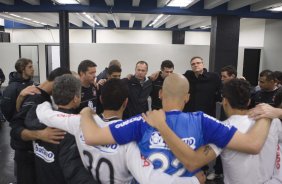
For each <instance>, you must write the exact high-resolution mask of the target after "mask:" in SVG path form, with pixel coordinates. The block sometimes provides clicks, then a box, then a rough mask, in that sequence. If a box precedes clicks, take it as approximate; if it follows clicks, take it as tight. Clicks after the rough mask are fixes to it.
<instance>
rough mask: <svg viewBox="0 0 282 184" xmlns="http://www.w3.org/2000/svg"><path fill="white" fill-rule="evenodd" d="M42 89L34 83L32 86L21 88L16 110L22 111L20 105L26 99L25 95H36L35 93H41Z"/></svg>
mask: <svg viewBox="0 0 282 184" xmlns="http://www.w3.org/2000/svg"><path fill="white" fill-rule="evenodd" d="M39 93H40V91H39V89H38V88H37V87H36V86H34V85H32V86H27V87H26V88H24V89H23V90H21V92H20V94H19V96H18V97H17V101H16V110H17V112H19V111H20V107H21V105H22V103H23V101H24V99H25V97H26V96H27V95H35V94H39Z"/></svg>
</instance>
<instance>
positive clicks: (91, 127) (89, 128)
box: [80, 107, 116, 145]
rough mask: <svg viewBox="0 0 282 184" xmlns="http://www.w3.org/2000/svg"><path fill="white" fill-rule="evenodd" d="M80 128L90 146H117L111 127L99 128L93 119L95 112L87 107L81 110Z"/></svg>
mask: <svg viewBox="0 0 282 184" xmlns="http://www.w3.org/2000/svg"><path fill="white" fill-rule="evenodd" d="M80 114H81V119H80V127H81V130H82V132H83V136H84V139H85V143H86V144H88V145H105V144H115V143H116V141H115V139H114V138H113V136H112V133H111V131H110V129H109V127H108V126H107V127H103V128H101V127H99V126H98V125H97V123H96V122H95V119H94V118H93V111H92V110H91V109H90V108H89V107H86V108H84V109H82V110H81V112H80Z"/></svg>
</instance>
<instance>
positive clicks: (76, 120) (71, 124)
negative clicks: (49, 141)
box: [36, 102, 80, 135]
mask: <svg viewBox="0 0 282 184" xmlns="http://www.w3.org/2000/svg"><path fill="white" fill-rule="evenodd" d="M36 114H37V117H38V119H39V121H40V122H41V123H43V124H45V125H46V126H48V127H53V128H58V129H61V130H64V131H66V132H69V133H70V134H72V135H74V134H75V132H77V131H78V130H79V128H80V127H79V126H80V115H76V114H66V113H62V112H59V111H54V110H53V109H52V106H51V104H50V103H49V102H44V103H42V104H40V105H38V106H37V108H36Z"/></svg>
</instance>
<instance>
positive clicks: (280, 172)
mask: <svg viewBox="0 0 282 184" xmlns="http://www.w3.org/2000/svg"><path fill="white" fill-rule="evenodd" d="M281 148H282V143H279V144H278V145H277V151H276V161H275V165H274V171H273V175H272V177H271V179H270V180H268V181H267V182H265V183H264V184H281V183H282V168H281V167H282V159H281V156H282V155H281V153H282V151H281Z"/></svg>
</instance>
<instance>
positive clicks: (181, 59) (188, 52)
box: [0, 43, 209, 86]
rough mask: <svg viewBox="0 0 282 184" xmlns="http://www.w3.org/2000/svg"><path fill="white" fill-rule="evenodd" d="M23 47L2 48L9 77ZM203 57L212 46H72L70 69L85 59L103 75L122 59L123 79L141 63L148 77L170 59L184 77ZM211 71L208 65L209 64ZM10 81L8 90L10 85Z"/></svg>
mask: <svg viewBox="0 0 282 184" xmlns="http://www.w3.org/2000/svg"><path fill="white" fill-rule="evenodd" d="M38 45H39V69H40V81H41V82H42V81H44V80H45V79H46V63H45V53H44V50H45V44H38ZM18 46H19V44H16V43H12V44H7V43H2V44H0V55H1V56H2V58H3V60H2V61H1V68H2V69H3V71H4V73H5V75H6V76H7V77H8V75H9V73H10V72H11V71H14V63H15V62H16V60H17V59H18V57H19V56H18V55H17V54H13V53H18ZM195 55H201V56H202V57H203V59H204V60H205V61H208V57H209V46H188V45H171V44H163V45H160V44H154V45H148V44H75V43H73V44H70V68H71V70H74V71H77V66H78V64H79V63H80V62H81V61H82V60H85V59H90V60H93V61H94V62H95V63H96V64H97V65H98V67H97V71H98V73H99V72H100V71H102V70H103V69H104V68H105V67H106V66H108V63H109V62H110V61H111V60H112V59H118V60H120V61H121V64H122V70H123V71H122V76H125V75H127V74H129V73H134V68H135V64H136V62H137V61H139V60H144V61H147V62H148V64H149V72H148V74H150V73H152V72H155V71H157V70H159V69H160V64H161V62H162V61H163V60H165V59H170V60H172V61H173V62H174V64H175V72H178V73H184V72H185V71H186V70H187V69H191V68H190V65H189V59H190V58H191V57H193V56H195ZM205 64H206V67H207V68H208V67H209V66H208V63H205ZM7 82H8V79H7V80H6V81H5V83H4V86H6V85H7Z"/></svg>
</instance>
